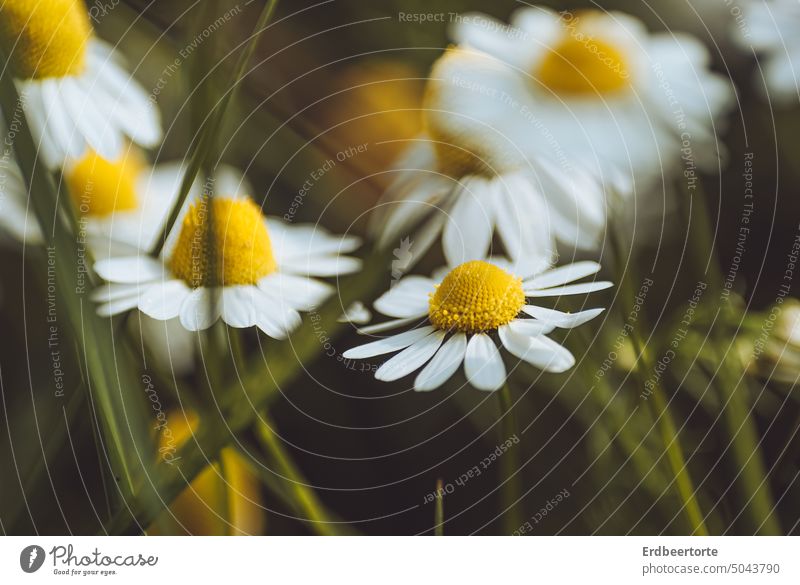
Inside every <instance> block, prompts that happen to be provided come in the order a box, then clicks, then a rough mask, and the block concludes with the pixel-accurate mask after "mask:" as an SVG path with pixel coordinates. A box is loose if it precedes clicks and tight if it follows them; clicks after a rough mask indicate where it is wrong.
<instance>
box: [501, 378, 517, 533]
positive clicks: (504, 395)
mask: <svg viewBox="0 0 800 585" xmlns="http://www.w3.org/2000/svg"><path fill="white" fill-rule="evenodd" d="M497 399H498V404H499V405H500V416H501V419H500V427H499V428H500V442H501V443H504V442H505V441H507V440H508V439H510V438H511V437H516V436H518V432H519V431H518V428H517V420H516V415H515V414H514V411H513V402H512V400H511V390H510V389H509V387H508V384H503V387H502V388H501V389H500V390H498V392H497ZM519 448H520V447H519V446H518V445H517V446H515V447H512V448H511V449H509V450H508V451H506V453H505V455H503V458H502V460H501V461H502V475H503V478H504V482H503V485H502V495H503V508H504V509H505V511H506V512H505V515H504V517H503V530H504V533H505V534H513V533H514V532H515V531H516V530H518V529H519V527H520V526H522V514H521V512H522V471H521V470H520V468H519V453H518V449H519Z"/></svg>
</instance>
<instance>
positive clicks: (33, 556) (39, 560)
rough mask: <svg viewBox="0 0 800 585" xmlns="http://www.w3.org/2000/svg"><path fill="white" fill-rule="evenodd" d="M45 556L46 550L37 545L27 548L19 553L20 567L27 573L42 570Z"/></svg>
mask: <svg viewBox="0 0 800 585" xmlns="http://www.w3.org/2000/svg"><path fill="white" fill-rule="evenodd" d="M44 556H45V555H44V549H43V548H42V547H41V546H39V545H37V544H32V545H30V546H26V547H25V548H23V549H22V552H21V553H19V566H20V567H21V568H22V570H23V571H25V572H26V573H35V572H36V571H38V570H39V569H41V568H42V565H43V564H44Z"/></svg>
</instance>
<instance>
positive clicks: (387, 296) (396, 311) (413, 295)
mask: <svg viewBox="0 0 800 585" xmlns="http://www.w3.org/2000/svg"><path fill="white" fill-rule="evenodd" d="M434 290H435V284H434V282H433V281H432V280H431V279H430V278H425V277H423V276H407V277H405V278H403V279H401V280H400V281H399V282H397V283H396V284H395V285H394V286H393V287H392V288H390V289H389V290H388V291H387V292H385V293H383V294H382V295H381V296H380V297H379V298H378V299H377V300H376V301H375V303H374V304H373V306H374V307H375V309H376V310H377V311H380V312H381V313H383V314H384V315H388V316H389V317H399V318H409V317H421V316H422V315H425V314H426V313H427V312H428V295H430V294H431V293H432V292H433V291H434Z"/></svg>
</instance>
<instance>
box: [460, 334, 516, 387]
mask: <svg viewBox="0 0 800 585" xmlns="http://www.w3.org/2000/svg"><path fill="white" fill-rule="evenodd" d="M464 373H465V374H466V375H467V379H468V380H469V383H470V384H472V385H473V386H474V387H475V388H477V389H478V390H497V389H499V388H500V386H502V385H503V382H505V379H506V367H505V365H504V364H503V358H502V357H501V356H500V352H499V351H498V349H497V346H496V345H495V344H494V341H492V339H491V338H490V337H489V336H488V335H486V334H485V333H478V334H476V335H473V336H472V338H471V339H470V340H469V343H468V344H467V351H466V354H465V355H464Z"/></svg>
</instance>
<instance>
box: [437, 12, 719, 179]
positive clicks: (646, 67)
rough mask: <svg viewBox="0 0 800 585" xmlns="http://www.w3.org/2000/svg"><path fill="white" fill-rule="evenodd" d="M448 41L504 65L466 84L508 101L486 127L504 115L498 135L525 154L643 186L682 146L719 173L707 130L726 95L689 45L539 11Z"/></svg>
mask: <svg viewBox="0 0 800 585" xmlns="http://www.w3.org/2000/svg"><path fill="white" fill-rule="evenodd" d="M453 35H454V37H455V39H456V41H457V42H458V43H460V44H461V45H462V46H464V47H469V48H472V49H476V50H479V51H481V52H483V53H485V54H487V55H490V56H492V57H493V58H495V59H497V60H498V61H500V62H502V63H504V64H506V65H508V68H506V69H504V68H502V67H496V66H495V67H492V66H488V65H484V66H482V68H481V71H480V74H478V73H477V72H476V73H475V74H473V76H472V77H471V78H472V79H475V80H479V81H480V82H481V83H483V84H484V85H485V86H487V87H491V88H493V89H494V90H495V91H497V92H502V93H503V94H504V95H506V96H508V97H509V98H510V99H513V100H514V104H515V106H514V108H508V107H506V108H501V109H502V110H504V111H505V114H500V113H498V114H497V115H496V116H495V117H493V118H492V119H493V120H495V119H498V122H501V120H499V118H501V117H502V116H503V115H505V116H506V117H507V118H508V121H507V122H506V123H505V124H503V125H502V127H503V128H504V129H508V131H509V132H511V133H512V134H511V135H512V136H513V137H514V139H515V142H516V143H517V144H520V145H524V146H521V148H524V150H526V152H530V153H540V154H546V153H547V152H552V151H553V143H555V144H558V148H559V149H560V150H561V151H563V153H564V155H565V156H566V157H567V158H568V159H569V160H571V161H572V162H573V163H574V164H578V165H582V166H586V167H588V168H591V169H594V170H595V172H596V173H597V174H598V175H599V176H603V177H608V176H609V173H614V172H617V173H622V174H623V175H625V176H631V177H633V178H634V179H635V180H646V179H652V178H654V177H661V176H662V175H663V174H664V173H668V172H670V171H671V170H674V169H676V168H678V167H679V166H680V165H681V164H682V160H681V156H682V155H685V154H686V148H687V142H688V147H689V148H690V150H691V153H690V155H691V157H692V160H693V161H694V162H696V164H697V165H698V166H700V167H701V168H704V169H710V170H713V169H715V168H717V167H718V165H719V147H718V144H717V135H716V129H717V126H718V125H719V123H720V117H721V115H722V114H723V113H724V112H725V111H726V110H727V109H728V107H729V106H730V105H731V104H732V98H733V91H732V87H731V85H730V83H729V82H726V81H725V80H724V78H723V77H722V76H720V75H717V74H715V73H712V72H711V71H710V69H709V55H708V51H707V50H706V49H705V47H704V46H703V45H702V44H701V43H700V42H699V41H698V40H696V39H695V38H694V37H691V36H690V35H686V34H679V33H650V32H648V31H647V30H646V29H645V27H644V25H643V24H642V23H641V22H640V21H639V20H637V19H635V18H634V17H632V16H629V15H626V14H622V13H619V12H611V13H605V12H600V11H596V10H587V11H581V12H575V13H569V12H566V13H560V14H559V13H556V12H553V11H552V10H550V9H547V8H541V7H535V8H534V7H529V8H522V9H519V10H518V11H516V12H515V13H514V14H513V16H512V25H511V26H506V25H504V24H502V23H500V22H497V21H494V20H493V19H491V18H488V17H486V16H483V15H479V14H472V15H465V16H464V17H463V18H462V19H460V20H459V21H458V22H457V23H456V25H455V27H454V29H453ZM449 93H450V95H448V96H443V97H442V99H441V103H442V104H445V105H446V104H448V103H449V104H453V105H460V106H461V107H462V109H463V108H466V109H468V110H469V111H473V112H475V111H480V109H481V108H482V109H484V110H485V109H486V100H480V99H477V98H479V96H478V94H476V92H467V93H466V94H464V93H463V92H461V93H459V94H458V95H453V92H452V91H451V92H449ZM449 109H455V108H449ZM512 109H513V110H516V111H517V112H518V114H517V115H514V114H513V112H512ZM526 118H528V119H529V120H534V121H537V122H538V123H539V124H540V125H541V129H540V131H536V130H537V124H533V125H532V124H531V123H530V122H529V123H527V124H525V123H524V121H525V119H526ZM515 130H516V131H515ZM546 136H552V139H553V141H554V142H553V141H550V142H548V141H547V140H546V139H545V138H546Z"/></svg>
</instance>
